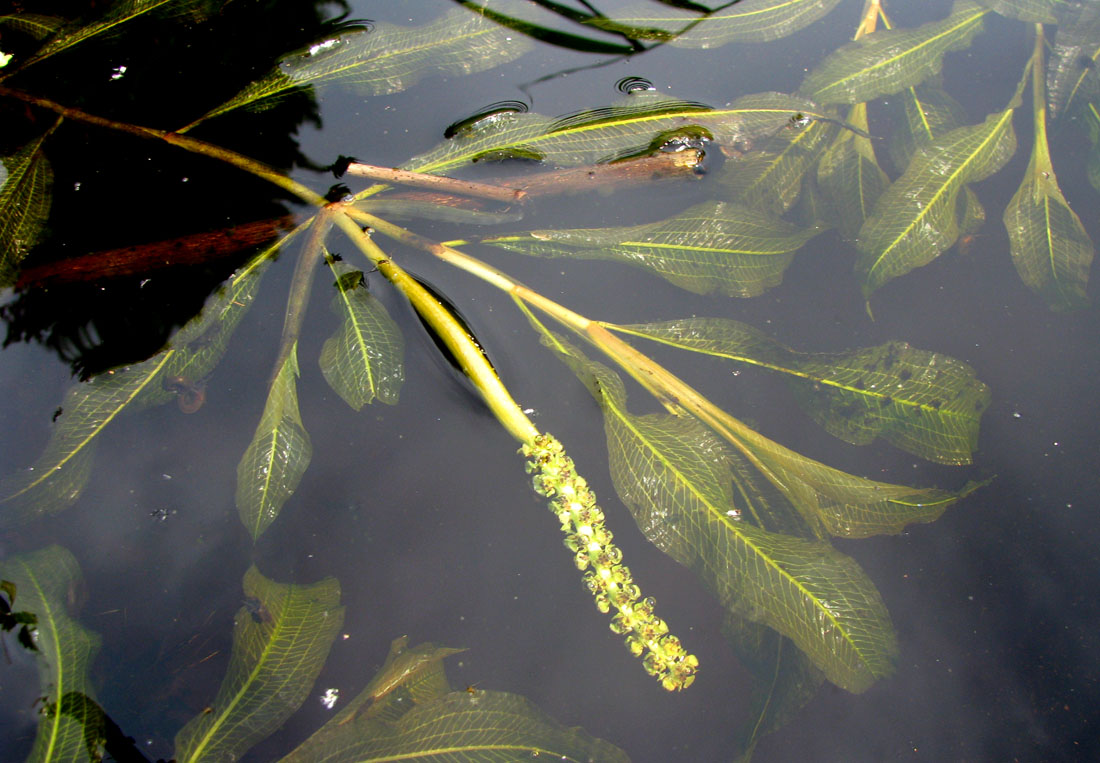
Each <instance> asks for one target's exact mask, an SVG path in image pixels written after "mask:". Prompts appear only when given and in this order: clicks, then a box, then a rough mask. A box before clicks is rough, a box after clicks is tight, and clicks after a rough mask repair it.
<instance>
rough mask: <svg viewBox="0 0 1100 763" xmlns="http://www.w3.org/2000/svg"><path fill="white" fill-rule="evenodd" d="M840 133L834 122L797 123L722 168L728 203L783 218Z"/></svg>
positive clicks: (756, 144)
mask: <svg viewBox="0 0 1100 763" xmlns="http://www.w3.org/2000/svg"><path fill="white" fill-rule="evenodd" d="M838 131H840V127H839V125H837V124H836V123H835V122H831V121H830V122H822V121H812V122H810V123H809V124H800V123H798V120H795V121H793V122H791V123H789V124H788V125H787V126H785V127H784V129H782V130H780V131H779V132H778V133H776V134H775V135H773V136H770V137H768V138H766V139H765V140H764V141H762V142H759V143H755V144H754V145H753V146H752V148H751V150H749V151H746V152H745V153H744V154H742V155H741V156H739V157H736V158H730V159H727V160H726V163H725V164H724V165H723V166H722V172H721V174H720V176H719V182H720V183H721V184H722V185H723V187H725V188H726V189H728V191H729V194H730V195H729V196H724V197H723V198H724V199H725V200H727V201H733V202H737V203H739V204H744V205H745V206H747V207H752V208H753V209H758V210H760V211H761V212H765V213H768V214H771V215H775V216H777V217H778V216H780V215H782V214H783V213H785V212H786V211H787V210H788V209H790V208H791V205H793V204H794V203H795V201H796V200H797V199H798V194H799V191H801V190H802V178H803V176H804V175H805V174H806V172H807V171H808V170H810V168H812V167H813V166H814V165H815V164H816V163H817V160H818V158H819V157H820V156H821V154H822V152H823V151H824V150H825V147H826V146H828V144H829V141H831V140H832V139H833V137H834V136H835V135H836V134H837V132H838Z"/></svg>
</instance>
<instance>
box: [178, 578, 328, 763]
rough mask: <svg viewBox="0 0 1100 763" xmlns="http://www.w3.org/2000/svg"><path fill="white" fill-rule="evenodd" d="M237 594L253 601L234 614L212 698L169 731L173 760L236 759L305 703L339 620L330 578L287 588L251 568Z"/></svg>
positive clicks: (182, 761)
mask: <svg viewBox="0 0 1100 763" xmlns="http://www.w3.org/2000/svg"><path fill="white" fill-rule="evenodd" d="M244 595H245V597H246V600H247V601H248V602H251V603H252V605H251V606H248V605H246V606H244V607H241V608H240V610H238V611H237V616H236V620H235V621H234V627H233V651H232V653H231V655H230V657H229V667H228V668H227V669H226V674H225V678H224V679H223V680H222V685H221V688H220V689H219V690H218V695H217V697H216V698H215V699H214V701H213V702H212V703H211V705H210V708H209V710H204V711H203V712H201V713H199V714H198V715H197V716H195V717H194V718H192V719H191V721H190V722H188V724H187V725H186V726H184V727H183V728H182V729H181V730H180V732H179V733H178V734H177V735H176V754H175V759H176V760H177V761H179V762H180V763H197V762H198V761H204V760H239V759H240V757H241V755H243V754H244V753H245V752H246V751H247V750H248V749H249V748H250V747H252V746H253V745H255V744H256V743H257V742H260V741H262V740H263V739H264V738H265V737H267V736H268V735H270V734H271V733H272V732H273V731H275V730H276V729H278V728H279V727H280V726H281V725H282V724H283V722H284V721H285V720H286V719H287V718H289V717H290V716H291V715H292V714H293V713H294V711H295V710H297V709H298V708H299V707H300V706H301V704H302V702H304V701H305V698H306V696H307V695H308V694H309V690H310V689H311V688H312V686H313V682H314V681H315V680H316V678H317V674H318V673H320V672H321V668H322V667H323V666H324V663H325V659H326V658H327V657H328V653H329V649H330V648H331V647H332V643H333V641H335V639H336V634H337V633H338V632H339V630H340V626H341V625H342V624H343V622H344V608H343V607H342V606H340V585H339V583H337V582H336V579H335V578H325V579H324V580H322V581H320V582H318V583H313V584H312V585H287V584H282V583H275V582H273V581H271V580H268V579H267V578H265V577H264V576H263V575H261V574H260V572H259V571H258V570H257V569H256V568H255V567H254V566H253V567H250V568H249V569H248V572H246V573H245V575H244Z"/></svg>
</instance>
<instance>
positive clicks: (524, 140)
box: [404, 92, 829, 173]
mask: <svg viewBox="0 0 1100 763" xmlns="http://www.w3.org/2000/svg"><path fill="white" fill-rule="evenodd" d="M799 115H801V117H802V118H803V119H811V120H816V119H829V116H828V115H827V114H824V113H823V112H821V110H820V109H818V108H816V107H815V106H814V105H813V103H811V102H809V101H807V100H806V99H804V98H798V97H795V96H790V95H784V94H782V93H758V94H754V95H747V96H743V97H741V98H738V99H737V100H735V101H734V102H733V103H731V104H729V105H728V106H726V107H725V108H721V109H712V108H710V107H709V106H706V105H703V104H700V103H691V102H687V101H681V100H677V99H675V98H669V97H668V96H664V95H660V94H658V93H653V92H640V93H635V94H633V95H631V96H629V97H627V98H626V99H624V100H622V101H620V102H619V103H617V104H615V105H613V106H609V107H607V108H602V109H594V110H592V111H583V112H580V113H578V114H573V115H570V116H566V117H562V118H557V119H556V118H553V117H547V116H544V115H542V114H534V113H524V114H519V113H514V112H505V113H498V114H495V115H493V116H492V117H490V118H487V119H484V120H481V121H480V122H476V123H474V124H473V125H470V127H469V128H467V129H464V130H460V131H458V132H456V133H455V135H454V136H453V137H451V138H449V139H447V140H445V141H444V142H443V143H441V144H440V145H439V146H437V147H436V148H434V149H432V150H431V151H429V152H427V153H425V154H421V155H420V156H417V157H415V158H413V159H412V160H410V161H409V162H408V163H406V164H405V165H404V168H405V169H410V170H417V171H419V172H433V173H439V172H444V171H446V170H449V169H452V168H454V167H458V166H461V165H464V164H468V163H469V162H477V161H487V160H500V159H509V158H522V159H527V160H536V161H545V162H548V163H551V164H556V165H560V166H574V165H581V164H596V163H598V162H604V161H611V160H614V159H621V158H624V157H628V156H634V155H637V154H640V153H650V152H652V151H656V150H658V149H659V148H661V147H662V146H664V145H665V144H667V143H668V142H669V141H670V140H672V139H674V138H677V137H689V138H695V139H704V140H712V141H715V142H717V143H719V144H721V145H724V146H739V145H744V144H745V143H746V142H748V143H751V142H753V141H756V140H757V139H759V138H761V137H763V136H768V135H773V134H775V133H777V132H778V131H779V130H781V129H782V128H784V127H785V126H787V125H789V124H790V123H791V120H792V118H795V119H797V118H798V117H799Z"/></svg>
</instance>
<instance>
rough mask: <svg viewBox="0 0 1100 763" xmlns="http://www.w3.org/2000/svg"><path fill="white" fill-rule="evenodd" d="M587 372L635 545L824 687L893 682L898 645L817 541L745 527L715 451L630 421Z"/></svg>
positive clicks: (653, 424) (697, 429)
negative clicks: (778, 646)
mask: <svg viewBox="0 0 1100 763" xmlns="http://www.w3.org/2000/svg"><path fill="white" fill-rule="evenodd" d="M570 364H571V365H574V366H575V367H578V366H579V368H578V370H579V371H581V372H583V373H585V374H591V377H592V379H593V383H591V386H592V387H593V391H594V394H595V395H596V398H597V401H598V402H599V403H600V406H601V408H603V411H604V429H605V432H606V434H607V443H608V451H609V454H610V462H611V477H612V480H613V481H614V483H615V490H616V492H618V494H619V497H620V498H621V499H622V500H623V503H625V504H626V505H627V507H628V508H630V510H631V513H633V515H634V518H635V520H636V521H637V523H638V526H639V527H640V528H641V530H642V532H643V533H644V534H645V536H646V537H647V538H648V539H649V540H650V541H651V542H652V543H654V544H655V545H656V546H657V547H658V548H660V549H661V550H662V551H664V552H665V553H667V554H668V555H669V556H671V557H672V558H673V559H675V560H676V561H678V562H680V563H681V564H684V565H685V566H687V567H689V568H690V569H692V570H693V571H695V572H696V574H698V575H699V576H700V578H701V579H702V580H703V582H704V583H706V585H707V586H708V587H709V588H711V589H712V590H713V591H714V593H715V594H716V595H717V596H718V599H719V600H720V601H721V602H722V604H723V606H726V607H729V608H730V609H731V610H732V611H733V612H736V613H737V614H739V615H742V616H744V617H747V618H749V619H750V620H753V621H756V622H761V623H764V624H765V625H768V626H769V627H771V628H774V629H775V630H777V631H778V632H780V633H782V634H784V635H785V636H788V637H789V638H790V639H791V640H792V641H794V642H795V644H797V645H798V647H799V648H800V649H802V650H803V651H804V652H806V654H807V655H808V656H809V657H810V659H811V660H813V662H814V663H815V664H816V665H817V666H818V667H820V668H821V670H822V671H823V672H824V673H825V674H826V676H828V678H829V680H830V681H832V682H833V683H835V684H837V685H838V686H840V687H842V688H845V689H848V690H849V691H853V692H860V691H863V690H865V689H866V688H867V687H869V686H870V685H871V684H872V683H874V681H875V680H877V679H878V678H882V677H884V676H887V675H889V674H890V673H891V672H893V663H894V659H895V657H896V651H897V646H896V644H895V641H894V633H893V628H892V627H891V625H890V618H889V615H888V614H887V612H886V608H885V606H884V605H883V603H882V599H881V598H880V597H879V594H878V591H877V590H875V587H874V585H873V584H872V583H871V581H870V580H869V579H868V578H867V576H866V575H865V574H864V573H863V571H862V570H861V569H860V568H859V565H857V564H856V563H855V561H854V560H852V559H851V558H850V557H847V556H845V555H843V554H841V553H840V552H838V551H836V550H835V549H833V548H832V547H831V546H830V545H829V544H828V543H826V542H824V541H818V540H807V539H804V538H798V537H794V536H790V535H783V534H780V533H773V532H768V531H766V530H763V529H760V528H758V527H756V526H754V525H751V524H749V523H748V522H747V521H743V520H744V514H743V513H740V512H739V510H738V508H737V505H736V503H735V502H734V500H733V494H732V492H731V490H730V466H729V462H728V460H727V459H726V457H725V451H726V446H725V445H724V444H723V443H722V442H721V441H720V440H719V439H718V438H717V437H716V436H715V435H714V434H713V433H712V432H711V431H710V430H708V429H707V428H705V427H704V426H703V425H702V424H700V423H699V422H698V421H695V420H694V419H686V418H677V417H674V416H671V415H668V414H651V415H646V416H634V415H632V414H631V413H630V412H629V411H627V410H626V393H625V391H624V389H623V387H622V383H621V382H620V381H619V379H618V377H617V376H616V375H615V374H614V373H612V372H611V371H609V370H608V369H606V368H605V367H604V366H601V365H599V364H597V363H586V364H584V365H583V366H582V365H581V364H580V362H579V361H578V360H576V359H575V358H574V359H571V363H570Z"/></svg>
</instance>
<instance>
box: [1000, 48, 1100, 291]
mask: <svg viewBox="0 0 1100 763" xmlns="http://www.w3.org/2000/svg"><path fill="white" fill-rule="evenodd" d="M1042 45H1043V35H1042V34H1041V33H1040V34H1039V35H1038V39H1037V41H1036V49H1035V57H1034V59H1033V61H1032V66H1033V67H1034V68H1033V74H1034V76H1033V81H1032V88H1033V95H1034V99H1033V100H1034V116H1035V145H1034V147H1033V148H1032V151H1031V161H1030V162H1028V166H1027V172H1026V174H1025V175H1024V180H1023V182H1021V183H1020V187H1019V188H1018V189H1017V191H1016V194H1015V195H1014V196H1013V197H1012V200H1011V201H1009V202H1008V206H1007V207H1006V208H1005V213H1004V224H1005V230H1006V231H1008V240H1009V246H1010V248H1011V251H1012V262H1013V263H1014V264H1015V265H1016V271H1017V272H1018V273H1019V274H1020V278H1021V279H1023V281H1024V283H1025V284H1027V286H1028V288H1029V289H1031V290H1032V291H1034V292H1035V293H1036V294H1038V295H1039V296H1041V297H1042V298H1043V299H1045V300H1046V302H1047V304H1048V305H1050V307H1051V309H1053V310H1059V311H1064V310H1074V309H1078V308H1082V307H1085V306H1086V305H1087V304H1088V299H1087V298H1086V296H1085V287H1086V286H1087V284H1088V278H1089V266H1090V265H1092V258H1093V254H1094V247H1093V245H1092V239H1090V238H1089V235H1088V233H1086V232H1085V227H1084V226H1083V225H1082V224H1081V220H1080V219H1079V218H1078V217H1077V215H1076V213H1074V211H1073V210H1072V209H1070V208H1069V204H1068V203H1067V202H1066V199H1065V197H1064V196H1063V195H1062V189H1061V188H1059V187H1058V178H1056V177H1055V176H1054V165H1053V164H1052V162H1051V159H1050V146H1049V145H1048V143H1047V129H1046V99H1045V98H1044V96H1043V67H1042V58H1041V57H1042V54H1043V48H1042Z"/></svg>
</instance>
